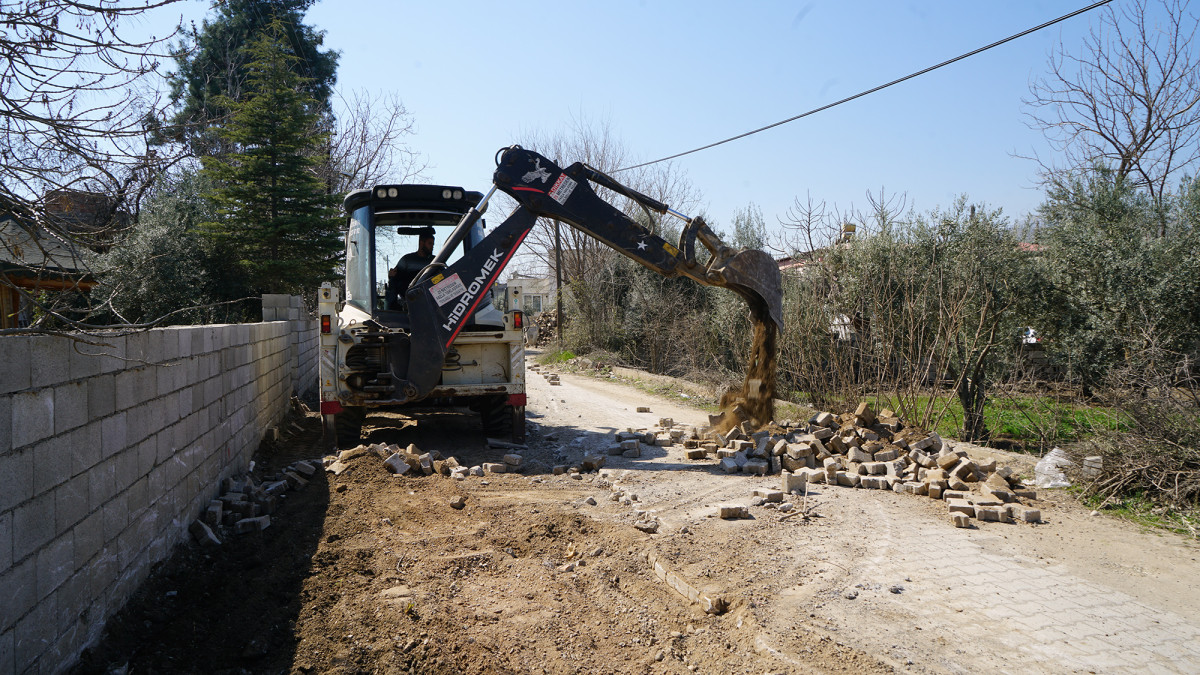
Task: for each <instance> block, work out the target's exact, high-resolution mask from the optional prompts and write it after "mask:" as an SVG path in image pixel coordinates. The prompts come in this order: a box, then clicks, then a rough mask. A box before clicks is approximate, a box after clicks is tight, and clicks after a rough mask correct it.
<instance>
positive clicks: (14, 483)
mask: <svg viewBox="0 0 1200 675" xmlns="http://www.w3.org/2000/svg"><path fill="white" fill-rule="evenodd" d="M32 496H33V450H32V449H28V450H17V451H14V452H10V453H8V454H0V511H7V510H9V509H11V508H12V507H14V506H16V505H17V504H20V503H21V502H23V501H25V500H27V499H29V498H30V497H32Z"/></svg>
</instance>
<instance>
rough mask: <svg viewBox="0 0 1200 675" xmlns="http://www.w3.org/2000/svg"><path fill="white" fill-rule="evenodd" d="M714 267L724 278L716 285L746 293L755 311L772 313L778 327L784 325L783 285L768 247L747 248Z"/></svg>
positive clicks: (764, 314)
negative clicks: (760, 249)
mask: <svg viewBox="0 0 1200 675" xmlns="http://www.w3.org/2000/svg"><path fill="white" fill-rule="evenodd" d="M712 271H714V272H717V273H718V274H719V275H720V278H721V279H722V280H721V281H718V282H717V283H716V284H715V285H717V286H724V287H725V288H728V289H729V290H731V291H733V292H735V293H737V294H738V295H740V296H742V298H743V299H745V301H746V303H747V304H748V305H750V312H751V313H752V314H754V315H755V316H756V317H757V318H759V319H760V320H761V319H766V318H767V317H770V319H771V320H772V321H774V322H775V328H776V329H777V330H782V329H783V288H782V285H781V281H780V276H779V266H778V264H776V262H775V259H774V258H772V257H771V256H770V255H769V254H767V253H766V252H765V251H759V250H756V249H744V250H742V251H739V252H737V253H735V254H734V255H733V257H732V258H730V259H729V260H727V261H726V262H725V264H724V265H722V266H721V267H719V268H716V269H713V270H712ZM710 278H711V277H710Z"/></svg>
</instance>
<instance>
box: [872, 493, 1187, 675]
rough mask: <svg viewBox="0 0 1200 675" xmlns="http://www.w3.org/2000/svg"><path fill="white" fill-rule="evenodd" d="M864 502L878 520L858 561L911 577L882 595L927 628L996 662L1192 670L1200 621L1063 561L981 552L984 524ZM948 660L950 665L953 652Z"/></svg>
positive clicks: (878, 572) (1045, 667) (1039, 668)
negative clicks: (908, 514) (914, 520)
mask: <svg viewBox="0 0 1200 675" xmlns="http://www.w3.org/2000/svg"><path fill="white" fill-rule="evenodd" d="M869 508H870V509H871V510H874V511H875V512H876V515H877V516H878V523H879V524H880V526H879V528H878V529H877V534H878V539H877V542H876V547H875V548H874V555H872V556H870V557H869V558H866V559H864V560H863V565H862V567H863V569H864V570H870V572H871V575H872V576H873V577H876V578H889V577H890V578H896V577H900V578H905V579H907V580H909V581H908V582H907V583H905V584H904V586H905V588H904V590H903V593H902V594H890V595H891V597H890V598H888V596H880V597H881V598H888V601H890V602H893V603H896V604H897V605H901V606H903V607H905V608H908V609H909V610H910V611H913V613H914V614H915V616H914V620H919V621H920V622H921V623H923V624H931V625H924V626H922V630H923V632H924V633H925V635H926V636H929V635H931V634H930V633H929V632H928V631H929V630H930V629H933V630H935V631H948V633H934V634H949V635H951V636H952V639H953V640H954V641H955V642H957V643H958V644H959V645H962V646H965V648H966V649H965V650H963V651H965V652H968V653H971V652H974V653H975V655H978V652H980V651H982V650H986V651H988V652H991V653H992V654H994V655H996V656H997V658H996V660H995V662H994V663H993V665H994V667H996V668H997V672H1011V673H1028V672H1048V673H1059V672H1072V671H1076V672H1096V673H1197V672H1200V627H1198V626H1197V625H1195V624H1194V623H1190V622H1189V621H1188V620H1187V619H1186V618H1184V617H1183V616H1180V615H1179V614H1177V613H1175V612H1173V611H1169V610H1167V609H1165V608H1159V607H1151V606H1149V605H1147V604H1145V603H1143V602H1140V601H1139V600H1138V599H1136V598H1134V597H1132V596H1131V595H1128V594H1126V593H1124V592H1122V591H1121V590H1120V589H1116V588H1110V587H1108V586H1106V585H1101V584H1098V583H1094V582H1091V581H1089V580H1087V579H1082V578H1079V577H1078V576H1076V575H1074V574H1072V573H1071V572H1070V571H1068V570H1066V569H1065V567H1064V566H1062V565H1055V564H1047V563H1046V561H1041V560H1036V559H1031V558H1027V557H1022V556H1020V555H1005V556H999V555H994V554H991V553H988V552H986V551H985V550H984V547H983V546H981V545H980V543H978V539H979V538H980V537H988V536H995V535H990V534H988V533H986V532H985V531H980V530H959V529H954V528H949V527H947V526H946V524H944V523H937V522H931V523H928V524H925V525H917V526H912V525H911V524H910V523H906V524H905V526H904V527H897V526H894V525H891V524H890V520H891V519H889V518H888V517H887V514H886V513H885V510H886V507H885V505H883V504H881V503H878V502H876V503H874V504H872V505H871V507H869ZM971 658H973V657H971ZM968 660H969V659H968ZM947 665H948V666H950V668H951V669H952V670H957V669H958V668H955V664H954V662H953V660H951V661H950V663H948V664H947ZM976 665H978V664H976ZM970 670H972V668H970V667H966V666H965V665H964V667H963V671H964V672H966V671H970Z"/></svg>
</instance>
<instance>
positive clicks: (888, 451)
mask: <svg viewBox="0 0 1200 675" xmlns="http://www.w3.org/2000/svg"><path fill="white" fill-rule="evenodd" d="M874 456H875V461H876V462H890V461H892V460H894V459H896V458H897V457H899V456H900V451H899V450H898V449H896V448H885V449H883V450H880V451H878V452H876V453H875V455H874Z"/></svg>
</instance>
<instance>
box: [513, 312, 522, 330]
mask: <svg viewBox="0 0 1200 675" xmlns="http://www.w3.org/2000/svg"><path fill="white" fill-rule="evenodd" d="M524 325H525V312H521V311H516V312H513V328H521V327H522V326H524Z"/></svg>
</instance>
